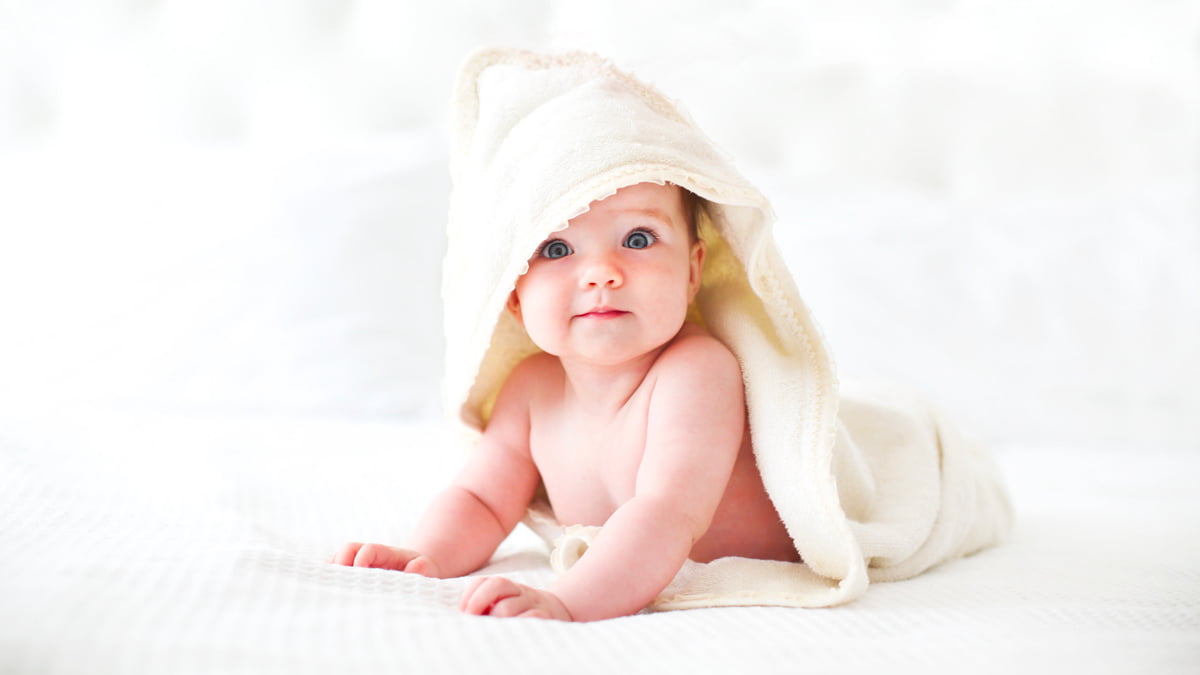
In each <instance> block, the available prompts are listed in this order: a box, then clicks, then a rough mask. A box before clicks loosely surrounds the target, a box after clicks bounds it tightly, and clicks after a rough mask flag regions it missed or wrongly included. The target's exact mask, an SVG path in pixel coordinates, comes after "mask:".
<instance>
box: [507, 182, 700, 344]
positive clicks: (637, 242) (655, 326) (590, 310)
mask: <svg viewBox="0 0 1200 675" xmlns="http://www.w3.org/2000/svg"><path fill="white" fill-rule="evenodd" d="M703 260H704V246H703V244H701V243H699V242H692V241H691V237H690V236H689V234H688V223H687V219H686V214H685V209H684V202H683V197H682V191H681V189H680V188H678V187H675V186H673V185H656V184H654V183H639V184H637V185H631V186H628V187H625V188H621V189H620V190H618V191H617V192H616V194H614V195H612V196H610V197H608V198H606V199H603V200H600V201H597V202H593V203H592V205H591V208H590V209H589V210H588V211H587V213H584V214H582V215H580V216H578V217H576V218H574V219H573V220H571V221H570V222H569V223H568V227H567V229H565V230H563V231H561V232H555V233H554V234H552V235H551V237H550V238H549V239H547V240H546V241H545V242H543V243H542V245H541V246H540V247H539V248H538V251H537V252H536V253H534V256H533V258H531V259H530V261H529V271H528V272H526V273H525V274H524V275H522V276H521V278H520V279H518V280H517V288H516V290H515V291H514V292H513V294H512V296H511V297H510V298H509V309H510V310H511V311H512V312H513V314H514V315H516V317H517V318H518V319H520V320H521V322H522V323H523V325H524V326H525V330H526V332H528V333H529V337H530V338H531V339H532V340H533V342H534V343H535V344H537V346H538V347H540V348H541V349H543V350H544V351H546V352H549V353H551V354H554V355H556V356H559V357H561V358H564V359H582V360H583V361H585V362H589V363H594V364H597V365H615V364H618V363H623V362H625V361H628V360H631V359H634V358H637V357H639V356H642V355H644V354H647V353H649V352H651V351H653V350H655V349H657V348H658V347H661V346H662V345H664V344H666V343H667V342H668V341H669V340H671V338H673V337H675V334H676V333H678V332H679V329H680V327H681V326H682V325H683V322H684V319H685V317H686V316H687V308H688V304H689V303H690V302H691V301H692V298H693V297H694V296H695V294H696V291H697V290H698V289H699V287H700V270H701V266H702V264H703Z"/></svg>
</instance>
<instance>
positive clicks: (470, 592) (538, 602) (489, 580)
mask: <svg viewBox="0 0 1200 675" xmlns="http://www.w3.org/2000/svg"><path fill="white" fill-rule="evenodd" d="M458 608H459V609H461V610H462V611H464V612H466V613H467V614H475V615H478V616H484V615H487V616H500V617H512V616H515V617H520V618H533V619H558V620H559V621H571V620H572V619H571V613H570V612H568V611H567V607H566V605H564V604H563V603H562V600H559V599H558V596H556V595H554V594H553V593H551V592H549V591H541V590H538V589H536V588H531V587H529V586H526V585H524V584H518V583H516V582H514V581H509V580H508V579H505V578H503V577H481V578H479V579H476V580H475V581H473V582H471V585H470V586H468V587H467V590H466V592H465V593H463V596H462V601H461V602H459V606H458Z"/></svg>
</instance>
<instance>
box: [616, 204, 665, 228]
mask: <svg viewBox="0 0 1200 675" xmlns="http://www.w3.org/2000/svg"><path fill="white" fill-rule="evenodd" d="M618 213H620V214H621V215H634V216H649V217H650V218H653V219H655V220H660V221H662V222H664V223H669V224H672V225H674V224H675V221H673V220H671V217H670V216H669V215H667V213H666V212H665V211H662V210H660V209H634V208H629V209H621V210H620V211H619V212H618Z"/></svg>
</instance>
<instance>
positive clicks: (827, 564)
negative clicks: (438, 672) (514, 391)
mask: <svg viewBox="0 0 1200 675" xmlns="http://www.w3.org/2000/svg"><path fill="white" fill-rule="evenodd" d="M454 107H455V110H456V115H457V116H456V119H455V129H454V133H455V139H454V141H455V143H454V146H453V147H452V159H451V162H452V163H451V167H450V168H451V178H452V181H453V190H452V193H451V200H450V214H449V226H448V248H447V254H446V261H445V267H444V279H443V300H444V303H445V307H444V309H445V314H444V316H445V327H446V340H447V351H446V380H445V391H444V394H445V397H446V404H447V410H451V411H454V412H456V413H457V414H458V415H459V416H460V418H461V419H462V421H463V422H464V423H465V424H466V425H468V426H469V427H471V428H473V429H476V430H479V429H482V428H483V427H484V426H485V425H486V423H487V419H488V417H489V415H490V412H491V407H492V405H493V403H494V401H495V397H496V395H497V393H498V391H499V389H500V386H501V384H502V383H503V382H504V379H505V377H506V376H507V375H508V373H509V372H510V371H511V370H512V368H513V367H514V366H515V365H516V364H517V363H519V362H520V361H521V360H522V359H523V358H525V357H526V356H528V355H530V354H532V353H534V352H535V351H537V347H536V346H534V345H533V344H532V342H531V341H530V340H529V338H528V336H527V335H526V334H525V331H524V329H523V328H522V327H521V325H520V324H519V323H518V322H517V321H516V320H515V319H514V318H513V317H512V316H511V315H509V313H508V312H506V311H505V300H506V299H507V298H508V295H509V293H510V292H511V291H512V289H513V288H514V286H515V284H516V280H517V278H518V276H519V275H520V274H522V273H523V272H524V270H525V269H526V267H525V266H526V262H527V260H528V259H529V257H530V256H531V255H532V253H533V252H534V250H535V249H536V247H537V246H538V244H540V243H541V242H542V241H543V240H545V239H546V237H547V236H548V235H549V234H550V233H551V232H554V231H557V230H561V229H563V228H565V227H566V225H567V221H569V220H570V219H571V218H573V217H574V216H576V215H579V214H580V213H583V212H584V211H586V210H587V208H588V205H589V204H591V203H592V202H593V201H596V200H599V199H603V198H604V197H607V196H609V195H611V194H613V193H614V192H616V190H617V189H619V188H621V187H625V186H627V185H633V184H636V183H642V182H655V183H660V184H661V183H666V182H670V183H673V184H676V185H679V186H681V187H683V188H685V189H687V190H690V191H691V192H693V193H695V194H696V195H699V196H700V197H701V198H703V199H704V200H705V203H704V206H703V208H702V209H700V211H701V213H700V216H699V219H700V233H701V237H702V238H703V239H704V240H705V243H706V245H707V247H708V254H707V256H706V259H705V264H704V276H703V283H702V286H701V289H700V291H699V293H698V294H697V296H696V300H695V303H694V307H693V314H694V315H695V316H697V318H698V319H699V321H701V322H702V323H703V324H704V325H705V327H706V328H707V329H708V330H709V332H711V333H712V334H713V335H714V336H715V337H716V338H717V339H719V340H721V341H722V342H724V343H725V344H726V345H727V346H728V347H729V348H730V350H732V351H733V353H734V355H735V356H736V357H737V359H738V361H739V363H740V365H741V368H742V374H743V378H744V381H745V389H746V405H747V410H748V415H749V426H750V432H751V438H752V442H753V446H754V454H755V460H756V462H757V464H758V468H759V471H760V473H761V474H762V477H763V483H764V485H765V486H766V489H767V492H768V494H769V495H770V497H771V500H772V503H773V504H774V505H775V508H776V510H777V511H778V512H779V515H780V517H781V518H782V520H783V522H784V524H785V525H786V527H787V530H788V533H789V535H790V536H791V538H792V540H793V542H794V543H795V546H796V549H797V551H798V552H799V554H800V556H801V558H802V559H803V562H802V563H783V562H776V561H763V560H750V559H746V558H724V559H720V560H716V561H713V562H711V563H708V564H700V563H691V562H689V563H688V564H686V565H685V567H684V568H683V569H682V570H681V571H680V573H679V574H678V575H677V576H676V578H675V579H674V581H673V582H672V583H671V584H670V586H668V587H667V589H665V590H664V591H663V593H662V594H660V595H659V597H658V598H657V599H656V600H655V601H654V603H653V605H652V606H653V607H654V608H657V609H680V608H687V607H704V606H721V605H789V606H802V607H816V606H829V605H835V604H840V603H844V602H848V601H850V600H853V599H854V598H856V597H858V596H859V595H861V594H862V593H863V592H864V591H865V590H866V587H867V584H868V582H869V581H870V580H876V581H890V580H898V579H904V578H907V577H911V576H914V575H916V574H919V573H921V572H923V571H924V570H926V569H928V568H930V567H932V566H933V565H936V564H938V563H940V562H943V561H945V560H948V559H952V558H955V557H959V556H963V555H966V554H969V553H972V552H975V551H978V550H980V549H982V548H984V547H986V546H989V545H991V544H993V543H995V542H997V541H998V540H999V538H1000V537H1001V536H1003V534H1004V533H1005V532H1006V531H1007V530H1008V528H1009V526H1010V523H1011V510H1010V508H1009V505H1008V501H1007V497H1006V495H1005V493H1004V490H1003V487H1002V485H1001V483H1000V481H999V478H998V475H997V472H996V470H995V468H994V466H993V464H992V463H991V461H990V459H989V457H988V456H987V455H986V454H985V453H983V452H982V451H981V450H980V449H978V448H977V447H976V446H974V445H972V444H971V443H969V442H967V441H966V440H965V439H963V438H962V437H961V436H959V435H958V434H957V433H956V432H954V431H953V429H951V428H950V427H949V426H947V425H946V424H945V423H944V421H943V420H942V419H941V418H940V417H939V415H938V414H937V413H936V412H935V411H933V410H932V409H931V408H930V407H929V406H928V405H926V404H925V403H923V402H922V401H920V400H919V399H917V398H916V397H914V396H911V395H908V394H905V393H902V392H895V391H887V390H875V391H869V392H862V393H858V394H855V395H853V396H852V395H851V394H850V393H849V392H839V388H838V383H837V381H836V378H835V376H834V372H833V364H832V361H831V359H830V355H829V351H828V349H827V348H826V345H825V342H824V340H823V338H822V336H821V335H820V333H819V332H818V330H817V328H816V326H815V324H814V323H813V321H812V319H811V317H810V315H809V311H808V308H807V307H806V306H805V304H804V302H803V300H802V299H801V298H800V294H799V292H798V291H797V289H796V287H795V283H794V282H793V280H792V277H791V274H790V273H789V271H788V269H787V267H786V265H785V264H784V262H783V260H782V258H781V257H780V255H779V252H778V250H777V247H776V245H775V243H774V240H773V238H772V235H771V232H770V229H769V228H770V225H771V223H772V221H773V220H774V214H773V212H772V209H771V206H770V204H769V203H768V202H767V200H766V198H765V197H764V196H763V195H762V194H761V193H760V192H759V191H758V190H756V189H755V188H754V187H753V186H752V185H750V184H749V182H748V181H746V179H745V178H743V177H742V176H741V175H740V174H739V173H738V172H737V171H736V170H735V168H734V166H733V163H732V161H730V160H729V159H728V158H727V157H725V156H724V155H722V154H721V153H720V152H719V151H718V150H717V149H716V148H715V147H714V145H713V144H712V142H711V141H710V140H709V139H708V138H707V137H706V136H705V135H704V134H703V133H702V132H701V131H700V130H699V129H698V128H697V127H696V125H695V124H694V123H693V122H692V121H691V119H690V118H689V117H688V116H687V115H686V114H685V113H684V112H683V111H682V110H681V109H680V108H679V107H678V106H677V105H676V104H675V103H673V102H672V101H670V100H669V99H667V98H665V97H664V96H663V95H662V94H660V93H659V92H658V91H657V90H655V89H654V88H652V87H650V86H648V85H646V84H644V83H642V82H640V81H638V80H636V79H635V78H633V77H631V76H630V75H628V74H626V73H624V72H621V71H620V70H618V69H616V68H615V67H613V66H612V65H611V64H610V63H608V62H607V61H605V60H603V59H601V58H599V57H597V56H594V55H591V54H582V53H570V54H561V55H543V54H535V53H530V52H523V51H516V50H503V49H485V50H481V51H478V52H476V53H474V54H472V55H471V56H470V57H469V58H468V59H467V61H466V62H465V64H464V65H463V68H462V70H461V72H460V75H459V81H458V85H457V90H456V94H455V101H454ZM527 522H528V523H529V524H531V525H532V526H534V528H535V529H536V530H538V531H539V532H540V533H541V534H543V536H545V537H547V538H548V539H551V540H557V542H558V548H557V549H556V551H555V553H554V555H553V559H554V561H555V564H556V566H557V567H560V568H565V567H566V566H568V565H569V564H570V561H571V559H572V558H573V557H576V556H577V555H579V554H580V552H581V551H582V550H583V549H584V548H586V542H587V538H588V532H587V531H582V532H581V531H579V530H578V529H577V528H576V529H572V530H571V531H570V532H566V533H565V536H560V535H564V530H563V528H561V527H558V526H557V523H555V522H554V519H553V514H552V512H551V511H550V509H549V505H548V504H545V503H536V504H535V505H534V507H533V508H531V512H530V517H529V518H528V519H527ZM568 525H569V524H568ZM564 551H566V552H567V553H568V554H564Z"/></svg>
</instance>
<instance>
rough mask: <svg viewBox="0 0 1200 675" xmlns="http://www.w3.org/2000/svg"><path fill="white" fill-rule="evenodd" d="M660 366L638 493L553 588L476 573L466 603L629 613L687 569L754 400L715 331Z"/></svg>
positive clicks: (585, 614) (528, 610) (501, 608)
mask: <svg viewBox="0 0 1200 675" xmlns="http://www.w3.org/2000/svg"><path fill="white" fill-rule="evenodd" d="M655 367H656V369H657V370H658V379H657V382H656V383H655V389H654V396H653V400H652V402H651V404H650V410H649V421H648V426H647V437H646V449H645V454H644V456H643V459H642V464H641V466H640V468H639V469H638V474H637V485H636V492H635V496H634V497H633V498H632V499H630V500H629V501H627V502H626V503H625V504H623V505H622V506H621V507H620V508H618V509H617V510H616V511H615V512H614V513H613V515H612V516H611V517H610V518H609V519H608V521H607V522H606V523H605V524H604V527H603V528H602V529H601V531H600V534H599V535H598V536H597V537H596V539H595V541H593V542H592V545H591V547H590V548H589V549H588V551H587V553H586V554H585V555H584V556H583V557H582V558H581V559H580V560H579V561H578V562H577V563H576V564H575V566H574V567H572V568H571V569H570V570H569V571H568V572H567V573H566V574H564V575H563V576H562V577H560V578H559V579H558V580H557V581H555V582H554V583H553V584H552V585H551V586H550V587H549V589H548V593H543V592H539V591H536V590H535V589H529V588H527V587H523V586H520V585H517V584H513V583H512V582H507V581H506V580H503V579H497V580H489V581H488V582H486V583H485V582H482V581H481V582H476V584H475V585H474V586H473V587H472V588H471V589H470V590H469V591H468V594H467V596H464V599H463V608H464V609H465V610H466V611H468V612H472V613H485V612H487V613H491V614H493V615H500V616H522V615H523V616H551V617H554V618H571V619H574V620H576V621H589V620H596V619H604V618H610V617H615V616H623V615H627V614H633V613H635V612H637V611H639V610H641V609H642V608H643V607H645V606H646V605H648V604H649V603H650V601H651V600H653V599H654V597H655V596H656V595H658V593H659V592H661V591H662V589H663V588H665V587H666V586H667V584H669V583H670V582H671V579H673V578H674V576H675V574H676V573H678V571H679V569H680V567H682V566H683V563H684V561H685V560H686V559H687V557H688V554H689V553H690V552H691V549H692V546H693V545H694V544H695V543H696V541H697V540H698V539H699V538H700V537H702V536H703V535H704V533H705V532H706V531H707V530H708V527H709V524H710V523H711V522H712V518H713V515H714V513H715V512H716V509H717V507H718V505H719V504H720V501H721V498H722V497H723V495H724V493H725V488H726V485H727V484H728V482H729V477H730V474H731V473H732V471H733V465H734V462H735V461H736V459H737V454H738V451H739V449H740V447H741V441H742V435H743V432H744V430H745V401H744V393H743V389H742V378H741V370H740V369H739V367H738V364H737V361H736V360H735V359H734V357H733V355H732V354H731V353H730V352H729V350H728V349H727V348H725V347H724V346H723V345H721V344H720V343H719V342H717V341H716V340H714V339H712V338H710V337H707V336H704V337H693V338H690V339H687V340H685V341H681V342H678V343H676V344H675V345H672V348H671V349H669V350H667V351H666V352H664V354H663V355H662V356H661V357H660V362H659V363H658V364H656V366H655ZM488 608H491V609H488ZM560 609H561V610H562V611H558V610H560Z"/></svg>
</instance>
